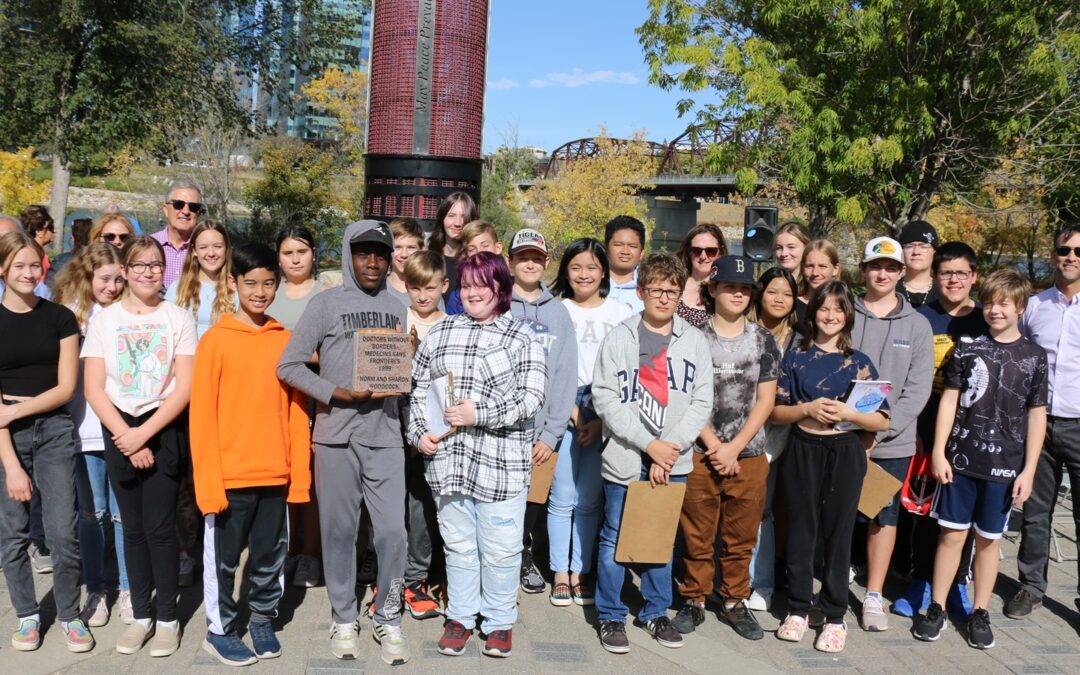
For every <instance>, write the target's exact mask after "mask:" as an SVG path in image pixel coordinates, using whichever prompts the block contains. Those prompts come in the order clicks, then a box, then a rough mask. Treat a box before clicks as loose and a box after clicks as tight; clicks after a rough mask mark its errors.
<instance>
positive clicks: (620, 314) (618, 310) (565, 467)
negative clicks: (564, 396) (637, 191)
mask: <svg viewBox="0 0 1080 675" xmlns="http://www.w3.org/2000/svg"><path fill="white" fill-rule="evenodd" d="M610 287H611V281H610V271H609V267H608V259H607V253H606V252H605V251H604V246H603V244H601V243H600V242H599V241H597V240H596V239H578V240H576V241H574V242H572V243H571V244H570V245H569V246H568V247H567V249H566V253H565V254H564V255H563V258H562V261H561V262H560V264H559V271H558V274H557V275H556V277H555V285H554V286H553V287H552V293H553V294H554V295H555V296H557V297H562V298H564V299H563V305H565V306H566V309H567V311H568V312H569V313H570V320H571V321H573V323H574V332H575V333H576V335H577V342H578V377H577V383H578V390H577V397H576V399H575V402H574V410H573V412H572V413H571V416H570V422H571V426H570V428H568V429H567V430H566V434H565V435H564V436H563V439H562V442H561V443H560V444H559V453H558V460H557V464H556V465H555V478H554V480H553V482H552V484H551V493H550V497H549V499H548V538H549V539H550V541H551V551H550V554H549V557H550V560H551V569H552V571H553V572H554V573H555V583H554V585H553V586H552V591H551V603H552V604H553V605H556V606H566V605H569V604H570V603H571V602H576V603H577V604H579V605H586V604H593V602H594V592H593V589H592V587H591V585H590V584H588V583H586V581H585V580H584V578H583V577H584V576H585V575H586V574H589V573H590V572H592V568H593V550H594V548H595V547H596V536H597V532H598V531H599V527H600V514H601V510H602V508H603V482H602V481H601V479H600V448H601V441H602V439H601V435H600V430H601V426H602V423H601V421H600V419H599V418H598V417H597V416H596V412H595V411H594V410H593V407H592V393H591V385H592V377H593V365H594V364H595V363H596V355H597V354H598V353H599V351H600V343H601V342H602V341H603V339H604V336H605V335H607V333H608V331H610V330H611V329H612V328H614V327H615V326H617V325H619V324H620V323H622V321H623V320H624V319H627V318H629V317H630V316H632V315H633V314H634V310H633V309H631V308H630V305H627V304H623V303H621V302H616V301H615V300H612V299H610V298H608V297H607V294H608V290H609V289H610ZM571 521H572V522H573V531H572V532H571Z"/></svg>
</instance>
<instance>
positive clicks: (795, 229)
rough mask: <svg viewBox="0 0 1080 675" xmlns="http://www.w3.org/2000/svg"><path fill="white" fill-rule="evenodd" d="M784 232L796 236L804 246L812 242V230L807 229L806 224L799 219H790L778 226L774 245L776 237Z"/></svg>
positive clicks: (774, 241)
mask: <svg viewBox="0 0 1080 675" xmlns="http://www.w3.org/2000/svg"><path fill="white" fill-rule="evenodd" d="M782 234H787V235H790V236H792V237H795V238H796V239H798V240H799V241H801V242H802V245H803V246H806V245H807V244H809V243H810V230H808V229H806V226H805V225H803V224H802V223H800V222H799V221H797V220H789V221H787V222H786V223H784V224H783V225H781V226H780V227H778V228H776V234H774V235H773V239H772V240H773V246H775V245H776V238H777V237H779V236H780V235H782Z"/></svg>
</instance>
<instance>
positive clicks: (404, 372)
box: [352, 330, 413, 394]
mask: <svg viewBox="0 0 1080 675" xmlns="http://www.w3.org/2000/svg"><path fill="white" fill-rule="evenodd" d="M353 344H354V345H355V353H356V371H355V372H354V373H353V387H352V388H353V391H368V390H371V391H376V392H379V391H381V392H401V393H406V394H407V393H408V392H410V391H412V357H413V348H412V343H411V341H410V339H409V335H408V334H407V333H398V332H395V331H389V330H359V331H356V334H355V337H354V338H353Z"/></svg>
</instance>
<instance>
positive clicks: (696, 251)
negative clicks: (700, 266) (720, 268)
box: [690, 246, 720, 258]
mask: <svg viewBox="0 0 1080 675" xmlns="http://www.w3.org/2000/svg"><path fill="white" fill-rule="evenodd" d="M702 253H704V254H705V255H707V256H708V257H710V258H715V257H716V256H718V255H720V247H719V246H704V247H702V246H691V247H690V255H691V256H693V257H695V258H697V257H698V256H700V255H701V254H702Z"/></svg>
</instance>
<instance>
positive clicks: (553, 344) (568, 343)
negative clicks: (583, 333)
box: [510, 286, 577, 449]
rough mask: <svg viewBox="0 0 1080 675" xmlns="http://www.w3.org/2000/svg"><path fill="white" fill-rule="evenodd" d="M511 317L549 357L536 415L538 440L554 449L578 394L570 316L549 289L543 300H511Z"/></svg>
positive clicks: (544, 290) (572, 325) (575, 336)
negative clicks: (529, 330)
mask: <svg viewBox="0 0 1080 675" xmlns="http://www.w3.org/2000/svg"><path fill="white" fill-rule="evenodd" d="M510 316H512V317H514V318H515V319H518V320H519V321H524V322H525V324H526V325H528V326H529V327H530V328H532V330H533V333H535V334H536V339H537V341H538V342H540V344H541V345H543V347H544V355H545V356H547V369H548V380H547V394H546V396H545V397H544V406H543V407H542V408H540V412H538V413H537V414H536V421H535V423H536V439H535V440H534V442H535V441H543V442H544V443H547V445H548V447H550V448H552V449H555V448H556V447H557V446H558V444H559V441H561V440H562V438H563V433H564V432H565V431H566V425H567V423H568V422H569V421H570V413H571V412H572V411H573V409H574V398H575V396H576V394H577V335H576V334H575V333H574V323H573V322H572V321H571V320H570V313H569V312H567V311H566V307H564V306H563V304H562V303H561V302H559V301H558V300H557V299H556V298H555V296H553V295H552V294H551V292H550V291H548V289H547V288H544V287H543V286H541V291H540V297H539V298H537V299H536V300H525V299H523V298H521V297H520V296H518V295H517V294H514V295H513V296H511V298H510Z"/></svg>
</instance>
